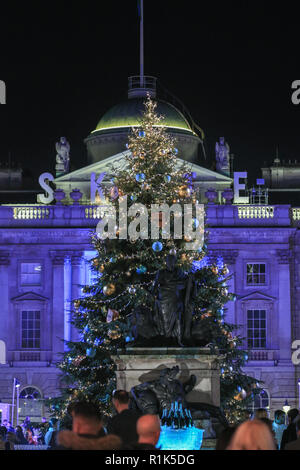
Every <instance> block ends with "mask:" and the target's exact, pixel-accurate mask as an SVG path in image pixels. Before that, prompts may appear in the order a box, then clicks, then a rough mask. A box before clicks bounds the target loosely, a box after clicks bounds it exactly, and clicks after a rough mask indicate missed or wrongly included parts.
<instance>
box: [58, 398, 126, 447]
mask: <svg viewBox="0 0 300 470" xmlns="http://www.w3.org/2000/svg"><path fill="white" fill-rule="evenodd" d="M70 413H71V415H72V418H73V422H72V431H67V430H64V431H60V432H58V434H57V438H56V446H55V447H54V446H53V447H52V449H54V450H104V449H105V450H115V449H119V448H120V447H121V440H120V439H119V438H118V437H117V436H110V437H111V439H107V437H108V436H106V435H105V432H104V430H103V425H102V416H101V414H100V413H99V411H98V410H97V408H96V407H95V406H94V405H93V404H92V403H85V402H78V403H75V404H74V405H72V408H71V410H70Z"/></svg>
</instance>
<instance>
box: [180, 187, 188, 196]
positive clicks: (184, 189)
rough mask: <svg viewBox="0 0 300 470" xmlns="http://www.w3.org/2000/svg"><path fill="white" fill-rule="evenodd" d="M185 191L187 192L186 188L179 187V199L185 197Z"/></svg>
mask: <svg viewBox="0 0 300 470" xmlns="http://www.w3.org/2000/svg"><path fill="white" fill-rule="evenodd" d="M186 190H187V186H180V187H179V190H178V194H179V196H181V197H184V196H186Z"/></svg>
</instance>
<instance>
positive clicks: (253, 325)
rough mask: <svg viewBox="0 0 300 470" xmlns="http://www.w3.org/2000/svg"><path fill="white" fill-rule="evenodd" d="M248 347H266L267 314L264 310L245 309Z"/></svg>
mask: <svg viewBox="0 0 300 470" xmlns="http://www.w3.org/2000/svg"><path fill="white" fill-rule="evenodd" d="M247 338H248V348H254V349H259V348H266V347H267V315H266V310H248V311H247Z"/></svg>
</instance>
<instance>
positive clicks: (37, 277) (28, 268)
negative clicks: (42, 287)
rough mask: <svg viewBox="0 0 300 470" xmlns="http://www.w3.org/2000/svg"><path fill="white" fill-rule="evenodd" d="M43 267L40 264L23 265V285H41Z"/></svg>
mask: <svg viewBox="0 0 300 470" xmlns="http://www.w3.org/2000/svg"><path fill="white" fill-rule="evenodd" d="M41 275H42V265H41V264H40V263H21V285H39V284H41V279H42V277H41Z"/></svg>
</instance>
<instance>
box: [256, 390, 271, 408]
mask: <svg viewBox="0 0 300 470" xmlns="http://www.w3.org/2000/svg"><path fill="white" fill-rule="evenodd" d="M269 406H270V399H269V395H268V393H267V392H266V390H262V391H261V392H260V393H257V394H256V395H255V397H254V408H255V409H256V410H258V409H259V408H265V409H266V408H269Z"/></svg>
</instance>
